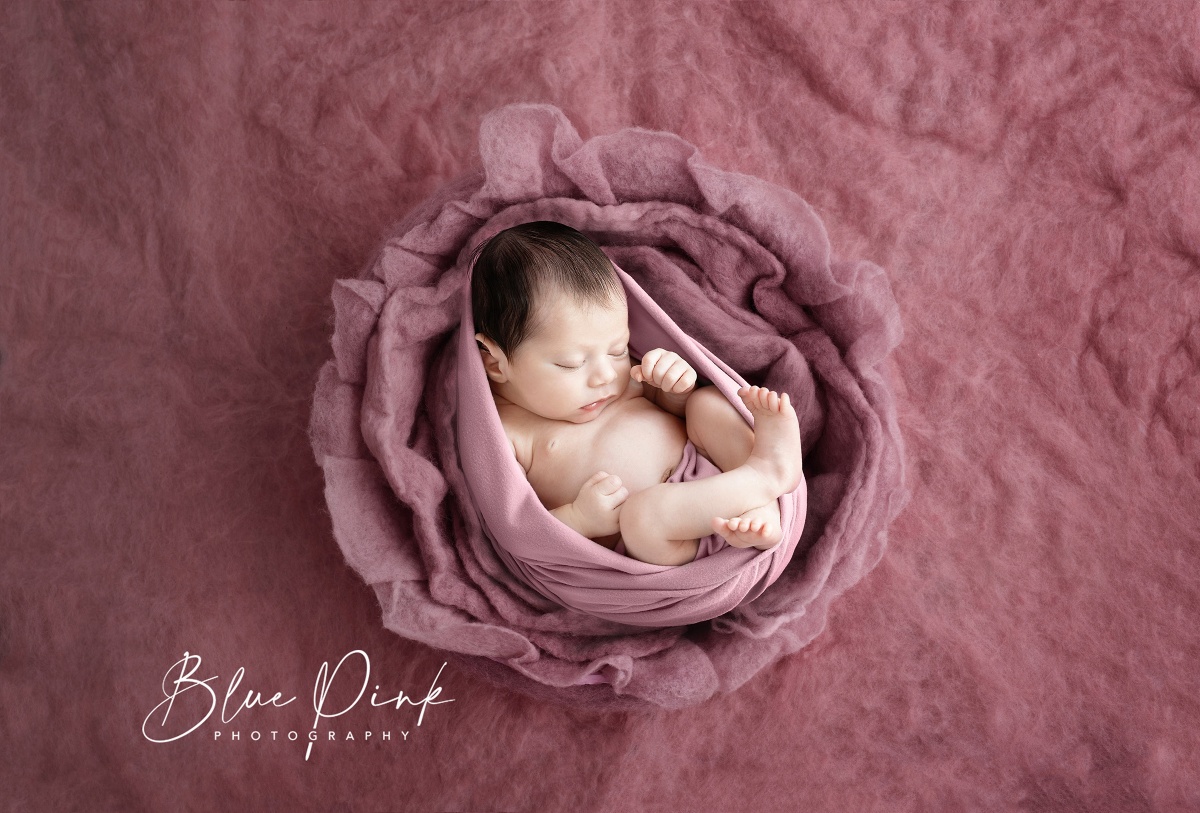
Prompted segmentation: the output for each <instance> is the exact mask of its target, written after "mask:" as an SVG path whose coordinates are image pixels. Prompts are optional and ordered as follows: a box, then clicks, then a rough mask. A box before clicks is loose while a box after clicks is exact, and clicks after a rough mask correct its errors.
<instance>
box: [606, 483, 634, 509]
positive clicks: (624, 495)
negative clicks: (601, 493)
mask: <svg viewBox="0 0 1200 813" xmlns="http://www.w3.org/2000/svg"><path fill="white" fill-rule="evenodd" d="M610 496H611V498H612V506H613V508H616V507H617V506H618V505H621V504H622V503H624V502H625V501H626V500H627V499H629V489H627V488H626V487H625V486H621V487H620V488H618V489H617V490H616V491H614V492H613V493H612V494H611V495H610Z"/></svg>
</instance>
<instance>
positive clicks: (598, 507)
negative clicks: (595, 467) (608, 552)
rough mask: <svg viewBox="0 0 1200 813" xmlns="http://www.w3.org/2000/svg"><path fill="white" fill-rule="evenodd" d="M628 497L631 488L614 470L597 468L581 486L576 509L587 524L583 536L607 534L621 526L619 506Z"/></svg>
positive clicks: (613, 532)
mask: <svg viewBox="0 0 1200 813" xmlns="http://www.w3.org/2000/svg"><path fill="white" fill-rule="evenodd" d="M628 497H629V489H627V488H625V486H624V485H622V484H621V478H620V477H618V476H617V475H615V474H609V473H608V472H604V471H598V472H596V473H595V474H593V475H592V476H591V477H590V478H588V481H587V482H586V483H584V484H583V487H582V488H580V489H579V496H577V497H576V498H575V510H576V512H578V514H579V517H580V519H581V520H582V521H583V524H584V526H585V529H584V533H583V535H584V536H587V537H596V536H608V535H609V534H615V533H616V532H617V531H618V530H620V523H619V522H618V520H619V519H620V516H621V512H620V511H619V510H618V509H619V508H620V507H621V505H622V503H624V502H625V500H626V499H627V498H628Z"/></svg>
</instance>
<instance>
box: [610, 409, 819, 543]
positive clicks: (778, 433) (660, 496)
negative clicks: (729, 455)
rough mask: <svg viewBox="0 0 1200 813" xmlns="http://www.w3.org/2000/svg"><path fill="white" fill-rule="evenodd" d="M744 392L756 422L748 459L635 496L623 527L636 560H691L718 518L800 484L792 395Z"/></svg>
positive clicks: (623, 513) (627, 504)
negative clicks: (703, 475) (699, 540)
mask: <svg viewBox="0 0 1200 813" xmlns="http://www.w3.org/2000/svg"><path fill="white" fill-rule="evenodd" d="M740 394H741V396H742V400H743V401H744V402H745V403H746V406H747V407H749V409H750V411H751V413H752V414H753V415H754V420H755V427H756V431H755V432H754V445H753V447H752V449H751V452H750V455H749V457H747V458H746V461H745V463H744V464H743V465H741V466H738V467H736V468H734V469H732V470H731V471H727V472H723V473H721V474H717V475H713V476H712V477H705V478H703V479H701V480H692V481H691V482H687V483H660V484H658V485H655V486H651V487H650V488H648V489H646V490H644V491H639V492H637V493H635V494H633V495H631V496H630V497H629V498H628V499H627V500H626V501H625V504H624V505H622V506H621V517H620V526H621V537H622V538H623V539H624V540H625V550H626V551H627V552H628V553H629V555H630V556H632V557H633V558H635V559H639V560H641V561H643V562H650V563H651V564H662V565H676V564H683V563H685V562H689V561H691V559H693V558H695V555H696V548H697V543H696V539H697V538H698V537H701V536H705V535H707V534H709V533H712V530H713V520H714V518H716V517H733V516H738V515H740V514H742V513H744V512H746V511H750V510H751V509H753V508H757V507H759V506H763V505H765V504H766V503H768V502H770V501H773V500H775V499H776V498H777V497H779V496H780V495H781V494H786V493H788V492H789V491H791V490H792V489H794V488H795V487H796V486H797V485H798V484H799V483H800V478H801V464H800V425H799V423H798V422H797V421H796V412H795V410H794V409H792V406H791V404H790V402H789V400H788V398H787V396H786V395H785V396H783V397H782V398H780V397H779V396H778V395H777V394H775V393H771V392H769V391H767V390H758V388H754V389H752V390H746V391H744V392H742V393H740ZM739 420H740V419H739ZM714 462H715V461H714Z"/></svg>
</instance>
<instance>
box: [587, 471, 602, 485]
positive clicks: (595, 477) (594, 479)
mask: <svg viewBox="0 0 1200 813" xmlns="http://www.w3.org/2000/svg"><path fill="white" fill-rule="evenodd" d="M607 476H608V472H606V471H598V472H596V473H595V474H593V475H592V476H591V477H589V478H588V479H587V482H586V483H584V485H585V486H594V485H596V483H598V482H600V481H601V480H603V479H604V478H605V477H607Z"/></svg>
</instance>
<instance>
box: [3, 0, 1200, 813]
mask: <svg viewBox="0 0 1200 813" xmlns="http://www.w3.org/2000/svg"><path fill="white" fill-rule="evenodd" d="M1197 25H1198V23H1197V15H1196V9H1195V5H1194V3H1193V2H1192V1H1191V0H1180V2H1162V3H1158V2H1150V3H1145V4H1132V3H1129V4H1115V3H1107V2H1086V1H1085V2H1048V3H1032V2H1016V3H1004V4H1000V3H991V2H971V3H947V4H930V3H902V2H880V3H849V4H841V3H827V2H823V1H822V2H817V1H816V0H814V1H813V2H796V3H778V4H767V3H729V4H724V3H697V4H682V3H673V2H663V3H654V4H645V3H640V2H615V1H613V2H603V3H578V4H574V3H541V2H534V3H525V2H506V3H454V2H449V3H437V4H432V3H431V4H428V5H411V6H399V5H395V4H362V5H358V4H339V5H337V6H336V7H334V6H329V7H325V6H318V5H303V6H292V5H290V4H289V5H284V4H278V5H271V6H265V7H259V6H256V5H251V4H220V5H216V4H214V5H211V6H208V5H187V6H184V5H170V6H167V5H161V6H157V5H145V4H133V3H128V4H126V3H118V2H113V3H104V4H92V3H81V4H61V5H55V4H45V3H37V4H35V3H33V2H16V3H7V4H5V5H4V7H3V10H0V38H2V46H3V47H2V48H0V179H2V181H0V223H2V226H0V228H2V231H0V540H2V542H3V553H4V566H3V568H2V569H0V743H3V744H2V745H0V787H2V788H3V789H4V790H3V793H4V794H5V805H6V806H7V807H8V808H9V809H14V810H72V809H78V810H118V809H119V810H139V809H144V810H173V809H195V810H206V809H263V808H274V809H282V808H293V809H338V810H432V811H441V810H476V811H482V810H531V811H533V810H536V811H542V810H605V811H607V810H613V811H619V810H639V809H640V810H663V811H666V810H781V811H782V810H799V809H815V810H831V811H834V810H848V811H851V810H854V811H856V810H1026V811H1039V810H1048V811H1057V810H1080V811H1082V810H1088V811H1140V810H1168V811H1173V810H1178V811H1186V810H1195V809H1197V808H1200V766H1198V764H1197V752H1198V748H1200V742H1198V741H1200V701H1198V700H1197V696H1198V694H1200V678H1198V677H1197V674H1198V673H1200V669H1197V666H1198V665H1200V657H1198V656H1200V633H1198V631H1197V630H1198V626H1200V625H1197V623H1196V616H1197V612H1198V610H1200V569H1198V563H1197V548H1198V543H1200V531H1198V529H1200V413H1198V412H1197V403H1198V401H1200V373H1198V369H1200V321H1198V317H1197V314H1198V313H1200V212H1198V211H1197V201H1198V200H1200V151H1198V150H1197V143H1198V141H1200V57H1198V56H1197V54H1200V31H1198V30H1197ZM511 102H542V103H550V104H554V105H556V106H557V107H559V108H561V109H562V110H563V111H564V113H565V114H566V115H567V116H568V118H569V119H570V121H571V122H573V123H574V125H575V126H576V127H577V128H578V129H579V132H580V134H581V136H582V137H584V138H590V137H592V136H595V135H602V134H606V133H613V132H617V131H619V130H621V129H622V128H625V127H628V126H641V127H645V128H649V129H654V130H663V131H669V132H673V133H678V134H679V135H680V136H681V137H683V138H685V139H687V140H688V141H689V142H691V143H692V144H694V145H696V147H697V148H698V149H699V150H700V151H701V152H702V154H703V155H704V156H705V158H706V159H707V160H708V161H709V162H710V163H712V164H713V165H714V166H718V167H722V168H725V169H729V170H734V171H738V172H743V173H746V174H748V175H752V176H756V177H759V178H763V179H765V180H767V181H769V182H771V183H774V184H778V185H779V186H782V187H785V188H788V189H791V190H794V191H795V192H796V193H797V194H798V195H800V196H801V197H802V198H803V199H804V200H806V201H808V202H809V203H810V204H811V205H812V206H813V208H814V210H815V211H816V212H817V214H818V215H819V216H820V218H821V221H822V222H823V223H824V225H825V228H826V229H827V230H828V233H829V239H830V244H831V246H832V247H833V248H834V249H835V251H836V253H837V254H838V255H839V256H842V257H852V258H864V259H867V260H870V261H871V262H873V263H876V264H878V265H879V266H880V267H882V268H885V269H887V271H888V274H889V277H890V280H891V284H892V287H893V290H894V292H895V296H896V300H897V302H898V303H899V308H900V312H901V315H902V318H903V322H904V327H905V332H904V339H903V342H902V343H901V344H900V345H899V346H898V347H897V348H896V349H895V351H893V353H892V356H891V358H892V360H893V364H894V370H895V376H896V380H895V392H896V403H897V410H898V417H899V427H900V430H901V432H902V434H903V436H904V440H905V454H906V470H907V473H908V485H909V487H910V488H911V489H912V500H911V502H910V503H909V504H908V506H907V507H906V508H905V510H904V512H903V513H902V514H901V515H900V516H899V517H898V519H897V520H896V522H895V523H894V524H893V525H892V526H891V529H890V531H889V545H888V549H887V553H886V555H885V556H884V557H883V558H882V560H881V561H880V562H879V564H878V565H877V566H876V567H875V568H874V570H872V571H871V573H870V574H869V575H868V576H867V577H866V578H864V579H863V580H862V581H860V582H859V583H858V584H856V585H855V586H854V587H853V588H852V589H849V590H848V591H846V592H845V593H844V594H843V595H842V596H841V597H839V598H838V599H837V600H836V601H835V602H833V603H832V604H831V605H830V610H829V614H828V621H827V625H826V629H825V631H824V632H823V633H822V634H821V635H819V636H818V637H817V638H816V639H815V640H814V641H813V642H812V643H811V644H810V645H809V646H807V647H805V648H804V649H802V650H800V651H799V652H796V653H795V654H791V655H787V656H784V657H782V658H780V659H778V660H777V661H776V662H774V663H773V664H772V665H770V666H769V667H767V668H764V669H762V670H761V671H759V672H758V674H757V675H756V676H755V677H754V678H752V679H751V680H749V681H748V682H747V683H745V684H744V685H743V686H741V687H740V688H739V689H738V690H737V691H735V692H733V693H730V694H721V695H716V696H714V697H713V698H711V699H710V700H707V701H705V702H703V703H701V704H699V705H696V706H693V707H690V708H687V709H682V710H672V711H667V710H663V711H620V712H613V711H608V712H600V711H590V710H581V709H578V708H572V707H568V706H563V705H560V704H556V703H553V702H549V701H541V700H531V699H528V698H527V697H525V696H524V695H522V694H519V693H514V692H509V691H505V690H501V689H498V688H495V687H493V685H492V684H491V683H490V682H488V681H485V680H481V679H479V678H478V677H476V676H474V675H473V674H470V673H468V672H467V671H466V670H464V669H461V668H459V667H458V666H456V665H454V664H450V665H447V666H446V667H445V668H444V669H442V671H441V672H440V674H439V673H438V669H439V667H441V666H442V664H443V662H444V661H445V658H444V656H443V655H442V654H441V652H440V651H438V650H437V649H435V648H433V647H432V646H426V645H425V644H422V643H415V642H410V641H407V640H404V639H402V638H399V637H398V636H396V635H395V634H393V633H392V632H390V631H388V630H386V629H385V628H384V627H383V625H382V624H381V619H380V613H379V604H378V602H377V600H376V596H375V595H374V593H373V592H372V590H371V588H370V587H368V586H367V585H366V584H364V582H363V580H362V579H361V578H360V577H359V575H358V574H357V573H356V572H354V571H353V570H352V569H351V568H350V567H348V566H347V565H346V563H345V561H344V559H343V557H342V554H341V551H340V550H339V548H338V546H337V545H336V543H335V542H334V539H333V533H332V526H331V521H330V517H329V516H328V514H327V513H326V512H325V510H324V505H325V502H324V496H323V483H322V475H321V471H320V469H319V468H318V467H317V466H316V465H315V464H314V462H313V455H312V449H311V447H310V445H309V439H308V436H307V428H308V418H309V414H310V407H311V397H312V393H313V389H314V386H315V384H316V381H317V374H318V371H319V370H320V368H321V365H322V364H323V363H324V361H325V360H326V359H327V358H328V357H329V354H330V351H331V348H330V344H329V337H330V335H331V332H332V317H331V313H330V300H329V292H330V290H331V288H332V286H333V283H334V281H335V280H337V279H343V278H348V277H353V276H356V275H357V273H358V272H359V271H360V270H361V269H362V268H363V267H365V266H366V265H367V263H369V262H370V260H371V255H372V252H373V251H374V250H375V248H376V246H377V243H378V239H379V237H380V235H381V234H384V233H385V231H386V230H387V229H388V228H389V226H390V225H391V224H393V223H395V222H396V220H397V219H398V218H400V217H403V216H404V215H405V214H406V213H408V212H410V211H412V210H413V209H414V208H415V207H417V206H418V205H420V204H421V202H422V201H424V200H426V199H427V198H428V197H429V195H430V194H431V193H433V192H434V191H435V190H437V189H439V188H440V187H441V186H442V185H443V184H444V183H445V182H447V181H449V180H451V179H454V178H458V177H462V176H464V175H465V174H466V173H468V172H470V171H471V170H472V168H474V167H477V166H478V165H479V163H480V160H481V159H480V156H479V155H478V154H477V153H476V147H475V145H476V139H477V133H478V129H479V124H480V122H481V121H482V119H483V117H484V115H485V114H486V113H487V112H489V111H491V110H494V109H496V108H498V107H500V106H502V105H505V104H507V103H511ZM355 649H361V650H362V651H363V652H365V653H367V654H368V655H369V657H370V659H371V667H372V672H371V675H370V681H369V684H370V685H367V686H366V690H367V695H366V696H364V697H363V698H362V700H361V702H359V703H358V704H356V705H354V706H353V708H352V709H351V711H349V712H348V713H347V714H345V715H343V716H341V717H336V718H332V719H323V720H321V721H319V732H320V734H321V735H322V736H321V741H320V742H319V743H316V744H315V745H314V746H313V748H312V753H311V755H310V757H309V759H308V760H307V761H305V759H304V756H305V750H306V744H307V740H306V737H305V734H306V732H307V731H308V730H309V729H311V728H312V726H313V717H314V711H313V707H312V703H313V699H312V695H313V685H314V683H315V682H316V680H317V675H318V672H319V667H320V666H321V665H322V663H325V662H329V663H330V666H331V667H332V666H334V665H336V664H337V663H338V661H339V659H340V658H341V657H342V656H343V655H344V654H346V653H348V652H350V651H352V650H355ZM185 651H187V652H190V653H193V654H197V655H200V656H202V657H203V659H204V661H203V664H202V665H201V666H199V667H198V669H197V671H196V672H195V674H194V677H195V679H197V680H200V679H205V678H209V677H212V676H216V680H214V681H213V682H212V683H211V684H209V685H211V687H212V689H213V692H214V693H215V696H216V697H217V698H218V705H219V700H220V699H222V698H224V696H225V693H226V689H227V687H229V686H230V685H231V684H233V683H234V681H235V680H237V679H238V675H239V673H238V669H239V667H244V670H245V671H244V674H242V675H241V678H240V681H241V682H240V684H239V685H238V688H237V689H236V690H234V692H233V694H234V697H235V699H233V700H231V701H230V703H229V707H228V709H227V713H226V714H224V719H222V710H221V709H220V708H218V709H217V710H216V711H215V712H214V713H213V714H212V715H211V716H210V717H209V718H208V719H207V721H205V722H204V723H203V724H201V725H200V726H199V728H198V729H197V730H196V731H195V732H193V733H191V734H189V735H187V736H184V737H182V738H180V739H177V740H175V741H174V742H169V743H154V742H150V741H149V740H148V739H147V738H146V736H144V734H143V724H144V722H145V721H146V720H147V717H148V715H149V714H150V712H151V710H152V709H154V708H155V706H156V705H157V704H158V703H159V701H160V700H161V699H162V697H163V694H162V688H161V687H162V683H163V680H164V677H163V676H164V674H165V673H167V671H168V670H169V669H170V668H171V665H172V664H173V663H175V662H176V661H179V660H180V659H181V658H182V656H183V653H184V652H185ZM355 665H356V662H355V661H354V660H353V659H352V661H351V662H348V663H347V664H346V665H345V666H344V667H343V669H342V670H341V674H342V675H350V674H351V673H352V672H353V667H354V666H355ZM357 679H358V680H361V679H362V670H361V668H359V669H358V673H357ZM169 682H170V681H168V683H169ZM434 682H436V683H437V685H438V686H439V687H440V688H442V694H441V696H440V697H439V698H437V700H447V699H452V700H453V702H449V703H442V704H440V705H435V706H427V707H426V710H425V714H424V716H423V718H418V711H417V710H416V709H415V708H411V707H408V706H405V707H403V708H401V709H396V708H394V705H395V704H387V703H386V701H387V700H388V699H390V698H393V697H395V695H396V693H397V691H398V690H404V691H406V692H408V693H410V694H414V695H416V696H417V697H418V698H419V697H423V696H424V695H425V693H426V690H427V689H429V688H430V687H431V684H432V683H434ZM376 685H378V686H379V687H380V688H379V689H378V690H376V689H375V686H376ZM251 689H252V690H255V691H260V692H263V694H264V700H267V699H269V698H270V697H271V696H272V695H273V694H274V693H276V692H279V693H281V695H282V698H281V702H282V700H286V699H288V698H291V697H296V698H297V699H296V700H295V701H294V702H292V703H290V704H289V705H285V706H283V707H281V708H274V707H256V708H249V709H242V710H241V711H239V712H238V713H237V714H236V716H233V714H232V713H233V711H234V710H236V709H237V708H238V706H239V704H240V703H241V701H242V699H244V696H245V693H246V692H247V690H251ZM354 691H355V690H354V689H353V688H351V686H350V683H349V682H346V683H341V682H339V684H338V686H337V687H335V688H334V689H333V690H332V692H331V696H330V698H329V704H328V706H327V707H326V709H327V710H329V709H333V708H335V705H337V704H341V705H343V706H344V705H348V704H349V702H350V701H352V700H353V699H354ZM375 691H377V692H378V700H377V702H378V703H381V704H383V705H379V706H372V705H370V703H369V701H370V699H371V692H375ZM205 697H206V695H205V693H204V690H203V689H198V688H196V689H194V690H193V691H192V693H191V694H190V695H188V696H186V698H180V700H179V702H178V707H177V708H176V709H175V710H174V711H172V712H171V715H172V718H171V725H172V726H174V730H175V731H176V732H179V731H182V730H183V729H184V728H186V727H187V726H188V725H190V722H189V721H191V720H196V719H201V718H202V717H203V711H204V710H205V709H206V708H207V706H208V703H207V701H206V699H205ZM189 698H190V699H189ZM162 714H163V711H162V709H161V708H160V709H159V710H158V712H157V716H158V718H161V716H162ZM418 719H420V725H419V726H418V725H417V721H418ZM226 720H227V722H226ZM154 724H155V723H153V722H152V723H151V724H150V725H148V726H147V727H146V730H148V731H150V732H151V733H154V732H155V731H156V729H154ZM167 728H168V727H160V729H159V730H166V729H167ZM385 729H386V730H388V731H390V732H393V733H392V735H391V736H392V739H390V740H384V739H383V737H382V734H383V732H384V730H385ZM272 730H275V731H279V732H280V733H279V735H278V739H277V740H275V741H272V739H271V736H272V735H271V733H270V732H271V731H272ZM254 731H261V732H264V734H263V738H262V739H260V740H253V739H252V738H251V735H252V732H254ZM290 731H296V732H298V734H299V737H298V741H297V742H289V741H288V740H287V733H288V732H290ZM367 731H373V732H374V736H373V737H372V738H371V739H370V740H367V741H364V735H365V733H366V732H367ZM401 731H407V732H408V735H407V738H403V737H402V735H401V733H400V732H401ZM218 732H220V733H221V734H222V736H221V737H220V738H219V739H215V738H214V734H216V733H218ZM234 734H237V735H238V739H236V740H234V739H232V738H233V736H234ZM328 734H333V735H334V737H335V741H332V742H331V741H329V740H328ZM347 735H353V737H354V739H353V740H349V739H348V737H347Z"/></svg>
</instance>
